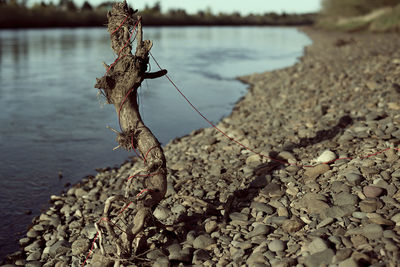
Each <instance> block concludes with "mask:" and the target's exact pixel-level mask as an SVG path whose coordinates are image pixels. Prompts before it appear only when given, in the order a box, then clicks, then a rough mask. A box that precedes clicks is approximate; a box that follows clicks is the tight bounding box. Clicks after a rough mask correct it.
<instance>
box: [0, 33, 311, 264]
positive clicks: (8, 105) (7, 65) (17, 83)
mask: <svg viewBox="0 0 400 267" xmlns="http://www.w3.org/2000/svg"><path fill="white" fill-rule="evenodd" d="M144 38H145V39H150V40H152V41H153V43H154V46H153V49H152V54H153V55H154V56H155V58H156V59H157V61H158V62H159V63H160V64H161V66H162V67H163V68H166V69H167V70H168V73H169V76H170V77H171V78H172V79H173V80H174V81H175V83H176V84H177V85H178V86H179V87H180V89H181V90H182V91H183V93H184V94H186V96H187V97H188V98H189V99H190V100H191V101H192V102H193V103H194V104H195V105H196V106H197V107H198V108H199V109H200V110H201V111H202V112H204V114H205V115H206V116H207V117H208V118H209V119H210V120H211V121H212V122H218V120H220V119H221V118H222V117H224V116H227V115H229V113H230V112H231V109H232V107H233V105H234V103H235V102H236V101H237V100H238V99H239V98H240V97H241V96H243V95H244V94H245V92H246V85H244V84H242V83H240V82H238V81H237V80H235V77H237V76H239V75H245V74H250V73H253V72H263V71H267V70H272V69H278V68H283V67H286V66H290V65H292V64H294V63H295V62H296V60H297V59H298V57H300V56H301V55H302V53H303V48H304V46H306V45H309V44H310V43H311V41H310V39H309V38H308V37H307V36H305V35H304V34H303V33H301V32H299V31H298V30H296V29H294V28H283V27H282V28H281V27H274V28H271V27H182V28H164V27H161V28H144ZM115 58H116V56H115V55H114V54H113V52H112V50H111V48H110V46H109V36H108V33H107V32H106V30H105V28H94V29H93V28H90V29H89V28H80V29H46V30H16V31H11V30H1V31H0V111H1V112H0V222H1V224H0V259H2V258H3V257H4V256H5V255H6V254H7V253H10V252H14V251H15V250H17V249H18V246H17V240H18V239H19V238H21V237H22V236H23V234H24V232H25V231H26V229H27V227H28V225H29V223H30V221H31V220H32V218H33V217H34V216H36V215H38V214H39V213H40V211H41V210H43V209H46V207H47V205H48V204H47V203H48V200H49V196H50V195H52V194H60V193H61V192H62V190H66V189H67V188H66V187H65V184H67V183H71V184H73V183H76V182H78V181H79V180H80V179H81V178H82V177H83V176H85V175H89V174H95V171H94V169H95V168H99V167H107V166H114V165H119V164H121V163H122V162H123V161H124V160H126V159H127V158H128V157H129V156H132V153H128V152H125V151H122V150H117V151H113V150H112V149H113V147H115V146H116V143H115V141H114V138H115V135H114V133H112V132H111V131H110V130H108V129H106V125H109V126H111V127H113V128H115V129H117V128H118V124H117V121H118V120H117V115H116V114H115V110H114V108H113V107H112V106H111V105H106V104H105V101H104V99H103V98H102V97H98V96H97V92H98V91H97V89H95V88H94V87H93V86H94V83H95V78H96V77H97V78H100V77H101V76H102V75H103V74H104V72H105V69H104V67H103V66H102V64H101V62H102V61H105V62H106V63H108V64H110V63H111V62H113V61H114V59H115ZM150 67H151V69H152V70H157V67H156V65H155V64H154V62H151V66H150ZM139 104H140V107H141V114H142V117H143V119H144V121H145V123H146V124H147V125H148V126H149V128H150V129H151V130H152V131H153V132H154V134H155V135H156V136H157V137H158V138H159V140H160V142H161V143H162V144H166V143H167V142H168V141H169V140H171V139H173V138H175V137H179V136H183V135H186V134H188V133H190V132H191V131H192V130H194V129H198V128H202V127H208V126H209V125H208V124H207V123H206V122H205V121H204V120H203V119H202V118H201V117H199V116H198V115H197V113H195V112H194V111H193V110H192V109H191V108H190V106H189V105H187V103H186V102H184V100H183V99H182V97H181V96H180V95H179V94H178V93H177V92H176V90H175V89H174V88H173V87H172V86H171V84H169V83H168V81H167V80H166V79H165V78H160V79H156V80H148V81H146V82H144V83H143V84H142V87H141V88H140V91H139ZM59 173H62V176H63V178H62V179H59Z"/></svg>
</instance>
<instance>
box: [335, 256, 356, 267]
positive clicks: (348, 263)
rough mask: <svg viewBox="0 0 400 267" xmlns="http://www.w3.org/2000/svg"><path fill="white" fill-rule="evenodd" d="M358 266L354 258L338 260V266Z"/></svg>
mask: <svg viewBox="0 0 400 267" xmlns="http://www.w3.org/2000/svg"><path fill="white" fill-rule="evenodd" d="M358 266H359V265H358V263H357V262H356V261H355V260H354V259H352V258H349V259H347V260H344V261H341V262H339V266H338V267H358Z"/></svg>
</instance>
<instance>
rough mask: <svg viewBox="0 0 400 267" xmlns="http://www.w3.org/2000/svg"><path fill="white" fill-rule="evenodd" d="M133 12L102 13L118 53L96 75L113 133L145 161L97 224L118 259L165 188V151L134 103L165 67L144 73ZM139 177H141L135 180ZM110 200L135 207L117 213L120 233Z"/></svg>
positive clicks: (144, 48) (122, 6)
mask: <svg viewBox="0 0 400 267" xmlns="http://www.w3.org/2000/svg"><path fill="white" fill-rule="evenodd" d="M135 13H136V11H134V10H132V9H131V8H129V7H128V5H127V3H126V2H123V3H116V4H114V6H113V8H112V10H111V11H110V12H109V13H108V14H107V17H108V31H109V32H110V34H111V47H112V49H113V50H114V51H115V53H116V54H118V58H117V60H116V61H115V62H114V63H113V64H111V65H108V64H105V63H104V66H105V68H106V69H107V72H106V74H105V75H104V76H103V77H102V78H100V79H97V83H96V85H95V87H96V88H98V89H100V90H101V91H102V92H104V95H105V97H106V98H107V102H108V103H110V104H114V106H115V110H116V112H117V114H118V116H119V117H118V119H119V124H120V127H121V133H119V132H118V131H116V130H114V132H116V133H117V142H118V143H119V146H120V147H122V148H125V149H127V150H130V149H135V150H136V149H137V150H139V152H140V154H141V156H142V158H143V159H144V163H145V169H144V170H140V171H139V172H137V173H135V174H134V175H133V176H132V177H131V179H129V180H128V183H127V185H126V188H125V195H124V196H122V195H121V196H112V197H110V198H109V199H107V201H106V203H105V207H104V218H105V219H103V220H101V222H100V223H98V224H97V225H96V227H99V225H100V224H101V225H102V226H104V227H105V228H106V232H107V234H108V235H109V236H110V237H111V240H112V242H113V243H114V244H115V246H116V249H117V252H116V254H117V255H116V256H117V257H120V258H127V257H128V258H129V257H130V256H131V255H130V254H132V243H135V242H133V241H134V240H135V238H137V239H140V238H139V236H140V234H141V233H142V232H143V229H144V227H145V223H146V221H147V219H148V218H150V217H151V216H152V210H153V209H154V208H155V207H156V205H158V203H159V202H160V201H161V200H162V199H163V198H164V196H165V193H166V190H167V182H166V175H167V169H166V160H165V156H164V152H163V150H162V148H161V145H160V143H159V142H158V140H157V139H156V137H155V136H154V135H153V134H152V132H151V131H150V130H149V129H148V128H147V127H146V126H145V125H144V123H143V121H142V119H141V116H140V113H139V106H138V103H137V89H138V87H139V86H140V84H141V83H142V82H143V80H144V79H154V78H158V77H161V76H163V75H165V74H166V73H167V71H166V70H162V71H158V72H153V73H148V72H146V70H147V64H148V62H149V52H150V49H151V47H152V42H151V41H149V40H144V41H143V39H142V25H141V18H140V17H139V16H138V17H137V18H135V17H134V14H135ZM135 29H136V30H137V47H136V52H135V54H134V55H133V54H132V52H131V50H132V45H131V42H130V38H131V36H133V34H134V32H133V31H135ZM139 177H140V178H142V179H138V178H139ZM133 179H135V182H133ZM136 179H137V180H136ZM138 181H141V182H138ZM140 187H141V188H140ZM135 190H136V191H137V192H140V193H139V194H137V195H136V196H132V195H131V194H132V192H134V191H135ZM115 201H122V202H124V203H125V205H128V203H131V202H133V203H134V206H135V210H136V214H135V215H134V218H133V219H130V218H129V216H132V210H131V209H130V210H129V211H127V210H125V211H124V212H123V214H119V215H121V216H122V217H123V218H124V219H126V222H127V224H126V225H127V226H126V227H125V229H119V230H118V232H119V231H121V232H122V234H120V235H118V234H117V231H116V229H115V228H116V227H118V228H119V227H120V226H118V225H117V224H115V223H113V222H111V221H110V220H109V219H108V216H109V213H110V209H111V208H112V207H111V204H112V203H113V202H115ZM119 215H118V216H119ZM124 221H125V220H124ZM104 240H105V238H104V236H102V241H101V242H100V243H102V242H104ZM100 248H101V251H102V253H107V251H105V248H104V247H103V248H102V245H100Z"/></svg>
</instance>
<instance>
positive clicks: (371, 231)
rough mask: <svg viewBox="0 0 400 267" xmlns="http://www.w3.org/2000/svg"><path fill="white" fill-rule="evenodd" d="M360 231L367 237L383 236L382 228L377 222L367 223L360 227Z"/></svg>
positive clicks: (376, 237)
mask: <svg viewBox="0 0 400 267" xmlns="http://www.w3.org/2000/svg"><path fill="white" fill-rule="evenodd" d="M361 233H362V235H363V236H365V237H366V238H368V239H379V238H381V237H382V236H383V228H382V226H380V225H377V224H367V225H366V226H364V227H363V228H362V232H361Z"/></svg>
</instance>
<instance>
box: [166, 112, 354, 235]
mask: <svg viewBox="0 0 400 267" xmlns="http://www.w3.org/2000/svg"><path fill="white" fill-rule="evenodd" d="M352 123H353V119H352V118H351V117H350V116H348V115H346V116H343V117H341V118H340V119H339V121H338V123H337V124H336V125H335V126H333V127H332V128H330V129H327V130H321V131H318V132H317V133H316V135H315V136H314V137H312V138H302V139H301V140H300V142H299V143H298V144H291V145H289V146H286V147H284V150H286V151H291V150H293V149H294V148H299V147H306V146H311V145H314V144H317V143H320V142H322V141H325V140H329V139H332V138H334V137H335V136H336V135H337V134H339V133H342V132H343V131H344V130H345V128H347V127H349V126H350V125H351V124H352ZM278 154H279V152H275V151H272V152H270V153H269V156H270V157H272V158H274V159H278V160H280V161H283V162H284V161H285V159H283V158H280V157H279V156H278ZM285 166H286V165H284V164H282V163H279V162H275V161H270V162H268V163H266V164H261V165H259V166H257V167H256V168H255V169H254V172H253V174H252V175H251V180H250V179H249V181H247V183H248V184H247V188H245V189H240V190H236V191H235V192H233V193H232V194H231V195H230V196H229V197H228V199H227V201H226V202H225V203H221V202H220V201H219V200H217V199H218V197H216V198H215V200H214V201H207V202H208V203H209V204H210V205H209V206H208V207H207V208H206V210H205V211H204V212H203V213H195V214H192V215H190V216H188V215H187V214H182V215H181V216H180V217H179V218H178V221H177V224H176V225H175V227H174V228H175V230H177V232H176V233H175V234H174V235H175V238H177V239H178V240H180V241H181V242H184V241H185V240H186V235H187V233H189V232H190V231H195V232H196V233H205V230H204V220H206V219H207V218H209V217H211V216H216V217H217V222H218V223H221V224H227V223H229V221H230V217H229V215H230V214H232V213H233V212H241V211H242V209H243V208H246V207H247V208H249V207H250V205H251V203H252V202H253V200H254V198H255V197H256V196H258V195H259V193H260V191H261V190H263V191H265V190H268V191H269V190H273V191H279V190H280V185H279V184H278V183H274V182H273V178H272V176H271V175H270V174H271V173H272V172H273V171H275V170H277V169H280V168H284V167H285ZM220 205H222V206H223V207H224V215H222V214H221V212H220V211H219V210H217V209H216V207H218V206H220Z"/></svg>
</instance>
